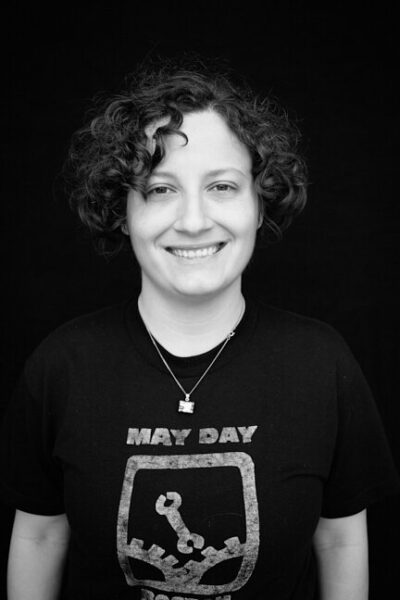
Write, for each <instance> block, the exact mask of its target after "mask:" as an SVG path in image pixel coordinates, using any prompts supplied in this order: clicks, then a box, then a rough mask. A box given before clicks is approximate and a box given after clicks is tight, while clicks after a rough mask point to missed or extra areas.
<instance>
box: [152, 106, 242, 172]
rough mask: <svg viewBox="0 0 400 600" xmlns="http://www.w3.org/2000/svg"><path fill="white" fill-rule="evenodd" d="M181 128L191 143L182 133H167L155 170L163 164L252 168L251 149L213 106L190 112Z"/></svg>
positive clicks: (208, 167)
mask: <svg viewBox="0 0 400 600" xmlns="http://www.w3.org/2000/svg"><path fill="white" fill-rule="evenodd" d="M157 126H160V125H159V124H157ZM155 129H156V127H155ZM155 129H154V130H155ZM180 131H181V132H182V133H184V134H185V135H186V137H187V139H188V141H187V143H186V141H185V139H184V138H183V137H182V136H180V135H168V136H165V138H164V143H165V151H166V152H165V157H164V159H163V160H162V162H161V163H160V164H159V165H158V166H157V167H156V169H155V170H154V172H155V173H156V172H157V169H159V168H160V167H161V166H162V167H166V166H169V167H171V168H173V167H175V168H177V169H179V168H183V169H184V168H185V167H186V168H187V167H188V166H190V167H193V168H198V169H213V170H215V169H217V168H229V167H232V168H239V169H241V170H243V171H250V170H251V157H250V152H249V150H248V149H247V147H246V146H245V145H244V144H243V143H242V142H241V141H240V140H239V139H238V137H237V136H236V135H235V134H234V133H233V131H232V130H231V129H230V128H229V127H228V125H227V124H226V122H225V120H224V119H223V118H222V117H221V116H220V115H219V114H218V113H216V112H214V111H212V110H209V111H203V112H196V113H189V114H187V115H185V116H184V119H183V122H182V126H181V128H180Z"/></svg>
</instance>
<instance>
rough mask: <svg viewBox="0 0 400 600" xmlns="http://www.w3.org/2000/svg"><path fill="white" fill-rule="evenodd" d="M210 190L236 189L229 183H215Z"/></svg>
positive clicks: (226, 190)
mask: <svg viewBox="0 0 400 600" xmlns="http://www.w3.org/2000/svg"><path fill="white" fill-rule="evenodd" d="M210 190H212V191H216V192H233V191H235V190H236V187H235V186H234V185H232V184H231V183H215V184H214V185H212V186H211V187H210Z"/></svg>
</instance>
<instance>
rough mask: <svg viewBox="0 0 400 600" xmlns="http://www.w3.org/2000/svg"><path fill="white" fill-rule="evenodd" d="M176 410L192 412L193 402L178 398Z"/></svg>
mask: <svg viewBox="0 0 400 600" xmlns="http://www.w3.org/2000/svg"><path fill="white" fill-rule="evenodd" d="M178 412H182V413H189V414H193V413H194V402H192V401H191V400H179V406H178Z"/></svg>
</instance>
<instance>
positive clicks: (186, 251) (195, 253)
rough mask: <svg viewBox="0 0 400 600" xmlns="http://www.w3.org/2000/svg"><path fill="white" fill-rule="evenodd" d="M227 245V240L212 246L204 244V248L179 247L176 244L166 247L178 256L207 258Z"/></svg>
mask: <svg viewBox="0 0 400 600" xmlns="http://www.w3.org/2000/svg"><path fill="white" fill-rule="evenodd" d="M224 246H226V242H220V243H218V244H213V245H210V246H203V247H202V248H179V247H175V246H168V247H167V248H166V250H167V252H169V253H170V254H173V255H174V256H178V257H179V258H189V259H193V258H205V257H207V256H212V255H213V254H216V253H217V252H219V251H220V250H222V248H223V247H224Z"/></svg>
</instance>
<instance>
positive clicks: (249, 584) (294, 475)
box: [0, 62, 399, 600]
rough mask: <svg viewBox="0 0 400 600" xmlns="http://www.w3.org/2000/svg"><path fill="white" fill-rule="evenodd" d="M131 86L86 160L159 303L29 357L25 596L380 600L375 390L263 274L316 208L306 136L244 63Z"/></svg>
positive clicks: (386, 483) (20, 513)
mask: <svg viewBox="0 0 400 600" xmlns="http://www.w3.org/2000/svg"><path fill="white" fill-rule="evenodd" d="M129 81H130V83H129V85H128V86H127V87H125V88H124V89H122V90H121V91H120V92H119V93H117V94H113V95H111V96H110V97H108V98H107V99H106V100H104V99H103V101H102V103H101V104H97V105H96V110H94V111H93V112H92V116H91V118H90V120H89V121H88V122H87V123H86V124H85V125H84V126H83V127H82V128H81V129H80V130H79V131H77V132H76V134H75V135H74V137H73V140H72V144H71V148H70V153H69V158H68V169H69V171H68V172H69V177H70V180H69V181H70V184H71V193H70V204H71V207H72V209H73V210H74V212H75V213H76V215H78V217H79V219H80V221H81V223H82V224H83V225H84V226H85V227H86V228H88V231H90V234H91V235H92V238H93V240H94V243H95V245H96V248H97V249H98V250H99V252H100V253H102V254H105V255H115V254H117V253H118V252H120V251H125V252H126V251H128V252H130V253H131V255H132V259H134V260H136V262H137V264H138V267H139V269H140V282H141V283H140V293H139V294H138V296H135V297H132V298H130V299H129V300H127V301H125V302H122V303H118V304H116V305H113V306H111V307H105V308H102V309H100V310H96V311H94V312H90V313H89V314H85V315H83V316H80V317H77V318H74V319H73V320H70V321H68V322H67V323H65V324H64V325H61V326H59V327H58V328H57V329H56V330H55V331H53V332H52V333H51V334H50V335H48V336H47V337H46V338H45V339H44V340H43V341H42V342H41V343H40V344H39V346H38V347H37V348H36V350H34V352H33V353H32V354H31V355H30V357H29V358H28V360H27V361H26V363H25V367H24V369H23V372H22V374H21V377H20V379H19V383H18V385H17V388H16V390H15V394H14V397H13V400H12V401H11V402H10V405H9V407H8V411H7V414H6V416H5V419H4V423H3V430H2V438H1V473H0V478H1V497H2V499H3V500H4V501H5V502H6V503H7V504H9V505H11V506H13V507H14V508H15V509H16V515H15V521H14V526H13V532H12V537H11V544H10V553H9V564H8V593H9V599H10V600H24V599H25V598H26V599H27V598H29V599H30V600H35V599H41V600H55V599H56V598H58V597H59V594H60V593H61V592H60V591H61V590H62V594H63V596H62V597H63V598H65V599H67V600H117V599H120V600H122V599H126V600H128V599H134V598H137V599H138V600H139V599H141V600H171V599H174V600H178V599H179V600H183V599H185V600H189V599H194V598H197V599H199V598H205V599H211V598H212V599H213V600H217V599H219V600H228V599H229V600H251V599H259V600H261V599H262V600H266V599H271V600H272V599H273V600H289V599H291V600H312V599H315V598H321V599H322V600H345V599H352V600H366V599H367V597H368V537H367V521H366V511H367V508H368V507H369V506H370V505H371V504H372V503H375V502H376V501H379V500H381V499H382V498H384V497H386V496H388V495H391V494H393V493H395V492H398V490H399V482H398V476H397V473H396V471H395V468H394V465H393V461H392V457H391V453H390V450H389V446H388V443H387V440H386V436H385V433H384V429H383V425H382V423H381V420H380V417H379V413H378V410H377V408H376V406H375V402H374V400H373V398H372V395H371V392H370V389H369V387H368V384H367V382H366V380H365V378H364V375H363V373H362V371H361V368H360V366H359V365H358V363H357V361H356V359H355V358H354V356H353V354H352V352H351V351H350V349H349V347H348V345H347V343H346V342H345V341H344V339H343V338H342V336H341V335H340V334H339V333H338V332H337V331H336V330H335V329H334V328H333V327H331V326H330V325H328V324H325V323H323V322H321V321H319V320H316V319H313V318H310V317H308V316H307V317H305V316H300V315H298V314H297V313H294V312H290V311H287V310H282V309H278V308H274V307H272V306H270V305H268V304H267V303H266V302H265V301H264V300H263V299H262V298H260V297H257V295H256V294H248V293H246V292H245V290H244V289H243V286H242V278H243V273H244V271H245V269H246V268H247V267H248V265H249V263H250V261H251V260H252V256H253V253H254V252H255V246H256V242H257V240H258V239H259V238H260V237H262V239H263V240H277V239H280V238H281V237H282V234H283V232H284V231H285V230H286V229H287V228H288V227H289V225H290V224H291V222H292V221H293V219H295V218H296V216H297V215H298V214H299V213H300V212H301V211H302V210H303V208H304V206H305V203H306V198H307V167H306V164H305V161H304V159H303V158H302V155H301V152H300V151H299V147H298V139H299V132H298V130H297V128H296V127H295V126H294V125H293V124H291V122H290V120H289V119H288V117H287V115H286V112H285V110H284V109H282V108H280V107H279V106H278V105H277V104H276V103H275V102H272V101H271V100H270V99H269V98H268V97H265V95H264V96H260V95H259V94H258V93H256V92H255V91H253V90H252V89H250V88H249V87H245V86H244V85H243V86H242V85H240V84H238V83H236V82H234V80H233V78H232V77H231V75H230V74H227V73H224V72H219V71H217V70H215V71H213V70H210V69H207V68H203V69H202V68H201V67H200V66H199V65H191V64H188V65H186V66H181V65H179V66H175V67H174V66H173V65H172V66H171V64H169V63H167V62H165V63H162V62H161V63H160V64H157V65H154V64H151V65H150V66H148V67H146V68H143V67H142V68H141V69H140V70H138V71H137V72H136V73H134V74H133V76H132V77H131V78H130V80H129Z"/></svg>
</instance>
